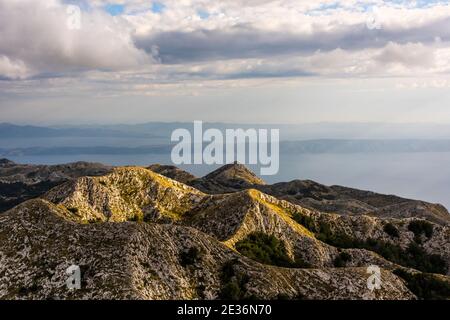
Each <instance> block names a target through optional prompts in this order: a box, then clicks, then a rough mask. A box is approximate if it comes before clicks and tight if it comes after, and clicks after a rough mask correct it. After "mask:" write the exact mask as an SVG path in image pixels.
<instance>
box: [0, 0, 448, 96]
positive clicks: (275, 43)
mask: <svg viewBox="0 0 450 320" xmlns="http://www.w3.org/2000/svg"><path fill="white" fill-rule="evenodd" d="M68 4H72V5H73V4H75V5H79V6H80V8H81V9H82V11H81V24H80V26H81V28H80V29H79V30H71V29H70V28H68V25H67V23H68V19H69V18H70V15H69V13H68V12H67V5H68ZM155 4H156V5H157V6H158V8H159V9H158V10H156V9H155V7H154V6H155ZM111 5H121V6H122V7H120V9H121V10H119V11H120V12H119V13H118V14H115V15H114V16H113V15H112V14H110V12H108V10H107V8H108V6H109V7H110V6H111ZM372 7H374V8H376V10H375V11H374V10H372V9H371V8H372ZM152 8H153V9H152ZM374 12H375V13H376V17H375V19H377V23H378V25H379V28H375V29H373V28H370V26H369V27H368V25H367V21H371V20H370V19H371V18H373V15H374ZM0 39H1V41H0V79H2V80H1V81H3V82H5V81H6V80H15V81H24V82H23V83H24V84H25V83H26V85H27V89H29V88H30V81H31V80H33V79H38V80H36V81H39V79H55V80H54V81H53V82H52V85H55V82H58V81H59V82H58V83H66V80H61V79H74V78H75V79H77V80H76V81H75V82H76V83H77V84H78V85H79V86H80V87H82V85H84V86H87V85H88V86H91V85H92V86H93V87H95V89H94V90H96V88H97V87H98V86H101V85H103V88H106V89H110V87H107V86H115V88H117V87H120V88H122V89H123V90H131V91H133V90H138V89H136V88H146V87H148V85H149V84H153V87H156V85H157V84H170V83H172V84H173V83H179V82H181V81H185V80H189V81H192V80H195V81H211V80H217V81H224V80H229V81H231V80H236V81H238V80H242V79H264V78H289V79H291V78H300V77H319V78H320V77H330V78H347V79H348V78H350V79H351V78H355V77H356V78H361V77H411V78H417V77H420V76H442V75H446V74H448V72H449V70H450V58H449V51H450V6H449V4H448V3H447V2H446V1H445V2H444V1H442V2H439V1H429V2H428V4H427V2H423V1H421V2H420V3H419V2H413V1H403V2H401V1H392V2H391V1H378V0H374V1H356V0H341V1H335V0H322V1H316V0H314V1H312V0H311V1H309V0H307V1H297V0H273V1H271V0H259V1H258V0H253V1H248V0H247V1H244V0H228V1H207V0H167V1H163V0H160V1H158V2H152V1H144V0H130V1H126V0H94V1H75V0H73V1H65V2H63V1H58V0H46V1H35V0H0ZM48 82H50V81H48ZM73 82H74V81H73V80H71V82H70V83H73ZM105 83H106V85H105ZM41 84H42V83H41ZM0 86H2V84H0ZM8 88H11V85H6V84H3V89H4V90H8ZM14 88H15V89H17V86H14ZM0 89H1V87H0ZM106 89H105V90H106Z"/></svg>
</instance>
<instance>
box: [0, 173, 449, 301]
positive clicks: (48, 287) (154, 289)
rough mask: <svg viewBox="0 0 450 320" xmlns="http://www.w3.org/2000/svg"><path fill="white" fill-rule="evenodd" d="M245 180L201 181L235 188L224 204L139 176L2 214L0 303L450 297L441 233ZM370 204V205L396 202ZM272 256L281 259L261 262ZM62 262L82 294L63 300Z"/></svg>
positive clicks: (429, 225) (94, 184)
mask: <svg viewBox="0 0 450 320" xmlns="http://www.w3.org/2000/svg"><path fill="white" fill-rule="evenodd" d="M88 168H90V167H89V166H88ZM150 168H154V169H155V171H160V172H162V173H165V174H174V175H173V176H174V178H177V177H178V178H180V177H181V178H186V177H187V176H186V175H184V174H183V172H182V171H181V170H180V169H178V168H176V167H165V166H157V165H156V166H150ZM174 170H175V172H174ZM249 172H250V171H249V170H248V169H247V168H245V167H243V166H241V165H239V164H231V165H228V166H225V167H223V168H220V169H219V170H216V172H214V173H213V174H211V175H209V176H208V175H207V176H206V177H204V178H202V179H204V180H212V181H215V182H217V184H215V187H217V186H220V185H224V186H225V188H230V186H232V187H233V189H234V191H232V192H225V193H217V192H216V193H205V192H203V191H201V190H199V189H196V188H194V187H193V186H190V185H187V184H185V183H182V182H179V181H176V180H174V179H171V178H168V177H166V176H164V175H161V174H159V173H156V172H153V171H152V170H149V169H147V168H142V167H116V168H110V170H108V171H107V172H104V173H103V174H100V175H97V176H83V175H81V176H76V177H75V176H74V177H73V178H72V179H69V180H67V181H64V182H62V183H60V184H58V185H57V186H55V187H53V188H51V190H48V191H47V192H46V193H45V194H43V195H41V197H40V198H38V199H32V200H28V201H26V202H23V203H21V204H19V205H18V206H16V207H15V208H13V209H10V210H9V211H7V212H5V213H2V214H0V240H1V241H0V261H2V263H1V264H0V298H18V297H22V298H36V299H48V298H62V299H67V298H74V299H85V298H94V299H104V298H114V299H217V298H232V299H242V298H250V297H256V298H260V299H276V298H279V297H281V296H284V297H288V298H290V299H298V298H300V297H303V298H307V299H415V298H422V296H421V295H422V293H420V292H412V291H411V290H414V288H415V287H414V286H413V285H412V284H410V283H409V282H407V281H411V280H410V277H426V279H427V281H431V282H433V283H435V282H436V283H439V286H442V288H446V287H447V288H448V287H449V286H450V277H449V275H450V270H449V268H448V266H449V265H450V246H449V245H448V244H449V242H450V241H449V240H450V228H449V227H448V226H446V225H441V224H436V223H433V222H427V221H426V220H423V219H421V218H417V217H408V218H398V217H395V218H380V217H375V216H369V215H365V214H358V215H346V214H332V213H327V212H322V211H320V210H316V209H312V208H306V207H303V206H301V205H298V204H296V203H293V202H290V201H286V200H284V199H279V198H277V197H275V196H272V195H269V194H265V193H263V192H262V191H261V190H258V189H256V188H251V187H254V186H260V187H261V188H263V187H265V188H267V187H270V186H268V185H264V184H253V182H255V181H256V182H258V183H260V182H261V181H262V180H259V178H258V179H254V174H252V173H251V174H250V173H249ZM224 173H225V174H224ZM242 173H245V174H244V175H242ZM236 178H239V179H241V180H240V181H243V182H241V183H237V185H239V186H241V190H237V189H238V188H235V187H234V186H235V184H236ZM192 179H193V180H192ZM196 179H198V178H195V179H194V178H192V176H189V179H188V183H190V182H192V181H195V180H196ZM239 179H238V180H239ZM310 183H312V182H310ZM242 186H245V187H242ZM314 186H315V187H316V188H313V189H312V191H313V193H314V192H318V191H321V193H320V195H323V193H324V192H325V191H328V189H321V188H318V186H316V185H314ZM215 191H217V190H215ZM346 191H348V190H346ZM358 195H359V196H362V195H365V194H364V192H363V193H361V194H358ZM370 196H371V197H372V198H371V199H372V202H371V204H372V205H374V204H379V203H378V202H380V201H381V203H382V204H386V203H387V202H386V201H387V200H386V199H388V200H389V199H390V201H394V202H395V201H397V199H396V198H383V197H381V198H380V196H377V195H375V196H374V195H373V194H370ZM394 231H395V232H394ZM255 239H260V240H259V241H266V240H264V239H268V240H269V241H270V242H268V243H266V244H265V247H264V246H262V247H260V245H261V244H258V243H254V242H252V241H255ZM277 243H278V244H277ZM273 245H277V246H279V247H278V249H276V250H278V251H274V253H275V252H276V254H277V255H278V257H279V258H276V259H275V260H272V262H270V260H267V262H263V260H260V258H258V257H260V254H267V252H266V251H264V250H268V248H269V247H270V246H273ZM267 246H269V247H267ZM81 248H86V250H85V251H83V250H82V249H81ZM245 248H246V249H245ZM244 249H245V250H244ZM249 250H250V251H249ZM271 250H275V247H274V248H273V249H271ZM26 252H29V254H31V256H29V257H28V258H27V256H28V255H29V254H27V253H26ZM30 259H31V260H30ZM277 259H278V260H277ZM280 259H281V260H280ZM104 260H108V261H104ZM265 261H266V260H265ZM69 262H70V263H73V264H78V265H82V266H83V268H82V269H83V270H82V273H83V285H84V290H81V291H80V292H70V291H68V290H66V289H64V285H63V283H64V282H63V280H64V271H65V268H67V267H68V266H70V265H69ZM112 264H119V266H112ZM370 265H377V266H379V267H380V268H381V270H382V275H383V286H382V289H381V290H375V291H373V292H372V291H370V290H368V289H367V285H366V280H367V273H366V269H367V267H368V266H370ZM2 268H3V269H2ZM230 268H231V269H230ZM5 270H13V271H9V272H5ZM23 270H29V271H28V272H25V274H22V273H21V272H23ZM224 270H228V271H227V273H226V274H225V275H224V272H225V271H224ZM228 272H231V274H228ZM438 273H440V274H438ZM397 274H400V275H403V278H402V277H400V276H398V275H397ZM405 274H407V275H408V274H409V275H410V276H405ZM102 279H103V280H102ZM105 279H109V280H108V281H110V283H111V285H102V281H104V280H105ZM269 279H271V280H270V281H269ZM330 281H331V282H330ZM228 283H231V284H232V287H233V289H231V287H230V286H229V285H228ZM343 283H345V285H343ZM230 290H231V291H230ZM443 290H444V293H443V294H442V295H443V296H446V294H448V296H449V297H450V293H445V290H446V289H443Z"/></svg>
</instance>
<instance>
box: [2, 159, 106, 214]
mask: <svg viewBox="0 0 450 320" xmlns="http://www.w3.org/2000/svg"><path fill="white" fill-rule="evenodd" d="M110 170H111V167H109V166H105V165H102V164H99V163H87V162H77V163H69V164H65V165H54V166H45V165H28V164H17V163H15V162H12V161H10V160H8V159H0V213H1V212H3V211H6V210H8V209H11V208H13V207H14V206H16V205H17V204H19V203H21V202H23V201H26V200H28V199H32V198H36V197H39V196H40V195H42V194H44V193H45V192H47V191H48V190H50V189H51V188H53V187H55V186H57V185H59V184H61V183H64V182H65V181H69V180H73V179H75V178H78V177H82V176H99V175H104V174H106V173H108V172H109V171H110Z"/></svg>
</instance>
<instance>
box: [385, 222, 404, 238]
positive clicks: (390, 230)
mask: <svg viewBox="0 0 450 320" xmlns="http://www.w3.org/2000/svg"><path fill="white" fill-rule="evenodd" d="M383 230H384V232H386V233H387V234H388V235H389V236H390V237H392V238H398V237H399V236H400V233H399V232H398V229H397V227H396V226H394V225H393V224H392V223H386V224H385V225H384V227H383Z"/></svg>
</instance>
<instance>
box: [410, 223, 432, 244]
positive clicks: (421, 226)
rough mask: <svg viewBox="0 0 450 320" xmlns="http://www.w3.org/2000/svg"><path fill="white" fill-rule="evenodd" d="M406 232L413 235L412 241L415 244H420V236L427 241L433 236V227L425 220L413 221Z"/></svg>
mask: <svg viewBox="0 0 450 320" xmlns="http://www.w3.org/2000/svg"><path fill="white" fill-rule="evenodd" d="M408 230H409V231H411V232H413V233H414V240H415V241H416V242H417V243H421V242H422V240H421V239H422V235H424V236H425V237H427V238H428V239H429V238H431V237H432V236H433V225H432V224H431V223H430V222H428V221H425V220H414V221H411V222H410V223H409V225H408Z"/></svg>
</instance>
